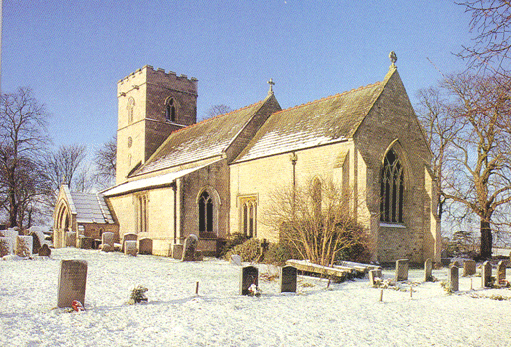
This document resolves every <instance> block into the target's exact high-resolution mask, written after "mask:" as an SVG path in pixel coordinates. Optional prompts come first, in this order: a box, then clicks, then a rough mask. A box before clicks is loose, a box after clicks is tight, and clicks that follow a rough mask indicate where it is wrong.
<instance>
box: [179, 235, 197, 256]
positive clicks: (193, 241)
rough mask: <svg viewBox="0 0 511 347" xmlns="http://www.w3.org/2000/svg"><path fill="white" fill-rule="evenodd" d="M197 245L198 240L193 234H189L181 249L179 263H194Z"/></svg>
mask: <svg viewBox="0 0 511 347" xmlns="http://www.w3.org/2000/svg"><path fill="white" fill-rule="evenodd" d="M198 243H199V238H198V237H197V235H195V234H190V235H189V236H188V237H187V238H186V240H185V244H184V247H183V248H184V249H183V257H182V258H181V261H194V260H195V253H196V252H197V244H198Z"/></svg>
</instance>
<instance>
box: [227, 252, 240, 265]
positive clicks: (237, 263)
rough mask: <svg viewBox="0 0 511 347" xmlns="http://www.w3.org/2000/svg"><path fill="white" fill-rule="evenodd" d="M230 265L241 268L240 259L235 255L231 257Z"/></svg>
mask: <svg viewBox="0 0 511 347" xmlns="http://www.w3.org/2000/svg"><path fill="white" fill-rule="evenodd" d="M230 263H231V264H234V265H237V266H241V257H240V256H239V255H237V254H233V255H231V260H230Z"/></svg>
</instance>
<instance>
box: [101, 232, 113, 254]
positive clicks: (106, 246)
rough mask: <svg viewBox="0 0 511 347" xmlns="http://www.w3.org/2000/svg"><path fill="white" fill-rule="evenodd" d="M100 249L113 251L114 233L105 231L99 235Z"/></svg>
mask: <svg viewBox="0 0 511 347" xmlns="http://www.w3.org/2000/svg"><path fill="white" fill-rule="evenodd" d="M101 250H102V251H104V252H113V251H114V233H111V232H105V233H103V235H101Z"/></svg>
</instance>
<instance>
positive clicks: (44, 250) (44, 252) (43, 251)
mask: <svg viewBox="0 0 511 347" xmlns="http://www.w3.org/2000/svg"><path fill="white" fill-rule="evenodd" d="M37 253H38V254H39V256H40V257H49V256H50V255H51V249H50V247H48V245H47V244H46V243H43V245H42V246H41V248H39V251H38V252H37Z"/></svg>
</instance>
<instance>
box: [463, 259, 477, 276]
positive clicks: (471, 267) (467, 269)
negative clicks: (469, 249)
mask: <svg viewBox="0 0 511 347" xmlns="http://www.w3.org/2000/svg"><path fill="white" fill-rule="evenodd" d="M475 273H476V262H475V261H474V260H465V261H464V262H463V277H467V276H472V275H475Z"/></svg>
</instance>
